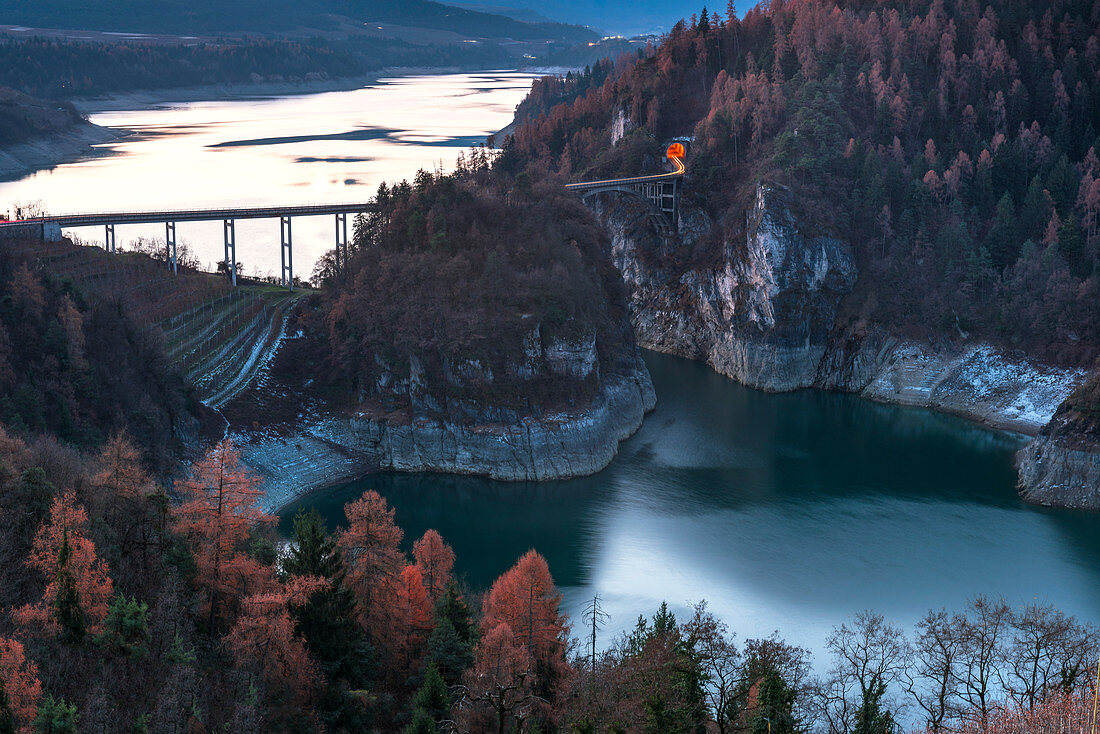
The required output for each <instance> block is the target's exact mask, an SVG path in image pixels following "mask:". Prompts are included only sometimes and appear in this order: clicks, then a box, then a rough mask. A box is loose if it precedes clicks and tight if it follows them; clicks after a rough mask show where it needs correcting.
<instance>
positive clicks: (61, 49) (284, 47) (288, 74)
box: [0, 37, 511, 109]
mask: <svg viewBox="0 0 1100 734" xmlns="http://www.w3.org/2000/svg"><path fill="white" fill-rule="evenodd" d="M510 58H511V56H510V54H509V53H508V52H506V51H505V50H504V49H503V48H501V47H500V46H499V45H497V44H495V43H480V44H458V45H456V44H450V45H447V44H424V45H420V44H412V43H407V42H405V41H401V40H398V39H394V38H377V39H376V38H367V37H363V38H357V39H352V40H349V41H347V42H339V41H329V40H324V39H320V38H315V39H307V40H303V41H289V40H264V39H259V38H253V39H241V40H232V39H229V40H219V41H209V42H202V43H195V44H190V45H185V44H182V43H181V44H164V43H140V42H125V43H124V42H95V41H65V40H56V39H45V38H31V39H26V40H6V41H5V40H0V87H3V86H7V87H12V88H14V89H19V90H22V91H23V92H26V93H27V94H32V95H36V96H40V97H48V98H62V99H64V98H68V97H86V96H94V95H99V94H104V93H108V92H119V91H129V90H133V89H163V88H166V87H186V86H195V85H202V84H248V83H250V82H257V81H298V82H302V81H320V80H325V79H339V78H346V77H355V76H362V75H364V74H368V73H370V72H376V71H380V70H381V69H383V68H385V67H388V66H480V67H486V66H492V65H495V64H507V63H509V60H510ZM0 109H2V108H0Z"/></svg>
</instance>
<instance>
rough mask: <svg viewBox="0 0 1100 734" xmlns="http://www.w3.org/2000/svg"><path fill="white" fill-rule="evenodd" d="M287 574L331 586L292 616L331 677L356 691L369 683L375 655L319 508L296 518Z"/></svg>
mask: <svg viewBox="0 0 1100 734" xmlns="http://www.w3.org/2000/svg"><path fill="white" fill-rule="evenodd" d="M283 573H284V574H286V575H288V576H316V577H318V578H323V579H326V580H327V581H328V586H327V587H326V588H324V589H321V590H320V591H318V592H316V593H315V594H313V596H311V597H310V600H309V602H308V603H306V604H305V605H303V606H300V607H294V608H293V609H292V612H291V613H292V616H293V617H294V620H295V622H296V623H297V627H298V631H299V633H300V634H301V635H302V638H303V639H304V640H305V641H306V647H308V648H309V652H310V654H311V655H312V656H313V657H314V658H315V659H316V660H317V662H318V663H319V664H320V666H321V669H322V670H323V671H324V672H325V674H326V675H328V676H334V677H337V678H345V679H347V680H348V681H349V682H350V683H351V684H352V685H353V686H355V687H358V686H359V685H361V684H362V683H365V682H366V680H368V679H369V671H370V667H371V662H372V661H373V658H374V653H373V651H372V650H371V648H370V645H369V644H368V643H367V640H366V637H365V636H364V634H363V631H362V628H361V627H360V626H359V623H358V622H357V617H358V607H357V604H356V601H355V594H354V593H352V591H351V589H349V588H348V586H347V584H346V583H345V578H346V576H347V571H346V570H345V567H344V560H343V555H342V554H341V552H340V548H339V546H337V544H336V539H335V538H334V537H333V536H331V535H329V534H328V533H327V532H326V530H325V525H324V521H323V520H322V519H321V515H320V514H319V513H318V512H317V510H316V509H315V508H314V509H311V510H310V511H309V512H306V511H304V510H299V512H298V514H297V515H296V516H295V518H294V539H293V541H292V542H291V544H290V548H289V550H288V553H287V557H286V558H285V559H284V560H283Z"/></svg>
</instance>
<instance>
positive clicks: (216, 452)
mask: <svg viewBox="0 0 1100 734" xmlns="http://www.w3.org/2000/svg"><path fill="white" fill-rule="evenodd" d="M259 484H260V478H259V477H258V476H256V475H255V474H253V473H251V472H250V471H248V470H247V469H246V468H245V467H242V466H241V462H240V454H238V453H237V451H236V449H234V448H233V443H232V441H231V440H230V439H225V440H223V441H221V442H220V443H218V445H217V446H215V447H214V448H213V449H211V450H210V451H209V452H208V453H207V454H206V456H204V457H203V458H202V459H201V460H200V461H198V462H196V463H195V464H194V466H192V468H191V474H190V476H189V477H188V478H187V479H185V480H183V481H181V482H177V484H176V490H177V491H178V492H179V494H180V495H181V496H182V499H183V502H182V504H180V505H179V506H178V507H176V508H175V509H174V510H173V511H172V526H173V529H174V530H175V531H176V532H177V533H179V534H180V535H182V536H183V537H184V539H185V540H186V541H187V545H188V547H189V548H190V550H191V554H192V555H193V557H194V560H195V567H196V571H197V572H196V578H195V583H196V584H197V586H198V587H199V590H200V592H201V596H202V600H203V606H204V611H205V613H206V615H207V618H208V623H209V625H210V627H211V629H212V628H213V627H214V624H215V621H216V619H218V618H219V617H223V618H228V617H230V616H231V615H232V612H233V611H234V609H235V607H236V606H237V604H239V602H240V600H242V599H244V598H245V597H246V596H250V595H253V594H257V593H263V592H269V591H271V590H272V589H273V587H274V574H273V573H272V571H271V569H270V568H269V567H267V566H265V565H263V564H262V563H260V562H258V561H257V560H255V559H253V558H251V557H249V555H248V554H247V553H246V552H245V550H244V549H245V546H246V545H247V541H248V539H249V536H250V533H251V532H252V531H253V530H254V529H256V528H258V527H260V526H262V525H266V524H273V523H274V522H275V518H274V517H272V516H271V515H268V514H266V513H265V512H264V511H263V510H262V509H261V508H260V506H259V500H260V497H262V496H263V491H262V490H261V489H260V488H259Z"/></svg>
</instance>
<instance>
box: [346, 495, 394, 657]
mask: <svg viewBox="0 0 1100 734" xmlns="http://www.w3.org/2000/svg"><path fill="white" fill-rule="evenodd" d="M393 513H394V511H393V510H392V509H391V508H389V507H388V506H387V505H386V500H385V499H383V497H382V496H381V495H380V494H378V493H377V492H375V491H374V490H368V491H367V492H364V493H363V496H362V497H360V498H359V499H358V500H356V501H355V502H351V503H348V505H347V506H346V507H344V514H345V515H346V516H347V519H348V526H347V527H346V528H344V530H342V531H341V532H340V535H339V537H338V539H337V543H338V545H339V546H340V550H341V552H342V553H343V555H344V562H345V563H346V564H347V566H348V575H347V581H348V585H349V586H350V587H351V589H352V590H353V591H354V592H355V595H356V598H357V599H358V600H359V607H360V614H361V618H362V620H361V621H362V622H363V625H364V627H366V629H367V632H368V634H370V636H371V639H372V641H374V642H378V641H379V640H385V639H387V638H388V637H389V614H388V612H389V606H390V605H389V604H387V603H386V602H387V601H388V599H389V596H390V592H392V590H393V589H395V584H396V581H397V580H398V577H399V576H400V575H401V570H402V569H403V568H404V567H405V557H404V555H403V554H402V553H401V538H402V537H403V534H402V532H401V528H399V527H397V525H396V524H394V521H393ZM380 597H382V598H380Z"/></svg>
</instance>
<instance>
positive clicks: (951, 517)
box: [0, 72, 1100, 650]
mask: <svg viewBox="0 0 1100 734" xmlns="http://www.w3.org/2000/svg"><path fill="white" fill-rule="evenodd" d="M530 81H531V75H528V74H519V73H513V72H499V73H480V74H441V75H434V76H419V77H400V78H393V79H385V80H382V81H380V82H378V83H377V84H373V85H371V86H369V87H365V88H363V89H356V90H350V91H342V92H326V93H320V94H309V95H299V96H283V97H244V98H235V99H231V100H223V101H206V102H187V103H179V104H166V105H160V106H156V107H153V108H143V109H136V110H129V111H112V112H101V113H97V114H94V115H93V116H92V120H93V121H94V122H96V123H98V124H101V125H111V126H121V127H125V128H128V129H130V130H132V131H133V133H134V134H133V135H131V136H130V137H128V138H125V139H123V140H120V141H118V142H116V143H113V144H110V145H108V146H104V147H103V148H102V149H101V150H100V154H99V155H97V156H95V157H91V158H88V159H86V160H83V161H80V162H76V163H72V164H67V165H62V166H58V167H57V168H55V169H53V170H51V171H43V172H40V173H38V174H35V175H33V176H30V177H27V178H25V179H22V180H20V181H15V182H10V183H5V184H0V204H2V205H6V204H8V203H10V202H14V201H25V200H35V199H41V200H43V201H44V202H45V203H46V204H47V206H48V207H49V209H51V210H52V211H55V212H69V211H87V210H100V209H103V210H110V209H121V208H137V209H141V208H175V207H180V206H185V205H191V206H219V205H224V204H227V203H240V204H253V205H270V204H279V203H286V202H293V203H317V202H324V201H353V200H366V199H368V198H370V196H372V195H373V193H374V191H375V189H376V188H377V185H378V184H379V183H381V182H382V181H384V180H385V181H394V180H399V179H402V178H411V177H412V175H413V174H414V173H415V172H416V170H417V169H418V168H433V167H435V166H437V165H442V166H443V167H445V168H446V167H450V166H451V165H452V164H453V161H454V160H455V157H456V156H457V155H458V152H459V151H460V150H462V149H464V148H467V147H469V145H471V144H474V143H476V142H478V141H480V140H482V139H483V138H484V137H485V135H487V134H488V133H491V132H493V131H495V130H497V129H500V128H502V127H504V126H505V125H506V124H507V123H508V122H509V121H510V119H511V115H512V111H513V109H514V107H515V105H516V104H517V103H518V102H519V101H520V100H521V99H522V97H523V95H524V94H525V92H526V89H527V88H528V85H529V84H530ZM0 208H2V207H0ZM294 227H295V229H294V232H295V243H296V244H295V247H296V253H297V254H296V258H297V259H296V262H297V267H296V271H297V272H298V273H300V274H304V275H308V273H309V271H310V269H311V268H312V263H313V261H314V260H315V259H316V258H317V257H318V256H319V255H320V254H321V253H322V252H324V251H325V249H327V248H329V247H331V237H332V219H331V218H328V217H324V218H314V219H306V218H303V219H300V220H297V219H296V220H295V224H294ZM77 234H79V235H81V236H83V237H87V238H93V239H94V238H97V237H98V238H100V239H101V238H102V236H103V234H102V231H99V230H95V229H91V230H82V231H77ZM179 235H180V237H181V239H182V240H184V241H189V242H190V243H191V245H192V246H193V248H194V249H195V251H196V253H197V254H198V256H199V257H200V259H202V260H203V261H205V262H206V263H208V264H209V263H213V262H214V261H215V260H217V259H220V257H221V249H222V245H221V224H220V223H218V222H214V223H210V224H209V225H205V224H186V223H185V224H181V225H180V226H179ZM138 236H146V237H163V230H162V229H161V228H160V227H158V226H149V227H141V226H135V227H120V228H119V243H120V244H122V243H124V242H126V241H127V240H129V239H132V238H134V237H138ZM238 243H239V244H238V253H239V254H238V257H239V259H240V261H242V262H243V263H244V264H245V268H246V271H247V272H250V273H251V272H254V271H255V270H257V269H258V270H260V271H261V272H274V271H276V270H277V268H278V263H279V248H278V245H279V232H278V222H277V221H261V222H241V223H240V224H239V226H238ZM646 359H647V362H648V364H649V367H650V370H651V372H652V373H653V377H654V381H655V384H656V388H657V395H658V399H659V404H658V407H657V409H656V411H654V412H653V414H652V415H650V416H649V417H648V418H647V419H646V421H645V424H644V425H643V426H642V428H641V430H640V431H639V432H638V433H637V434H636V435H635V436H634V437H632V438H631V439H629V440H628V441H626V442H624V443H623V444H622V447H621V450H620V453H619V456H618V458H617V459H616V460H615V461H614V462H613V463H612V464H611V466H609V467H608V468H607V469H606V470H604V471H602V472H600V473H599V474H596V475H594V476H591V477H586V478H581V479H575V480H571V481H559V482H545V483H540V484H508V483H500V482H492V481H488V480H484V479H477V478H470V477H448V476H440V475H379V476H371V477H367V478H365V479H364V480H362V481H361V482H357V483H355V484H352V485H349V486H345V487H339V488H336V489H330V490H324V491H321V492H317V493H314V494H313V495H310V496H309V497H307V498H305V499H304V500H302V502H301V504H306V505H310V504H315V505H317V506H318V507H320V508H321V510H322V511H323V512H324V514H325V515H326V517H327V518H329V521H330V523H331V524H333V525H335V524H336V522H337V521H338V520H339V519H340V518H341V517H342V507H343V505H344V504H345V503H346V502H348V501H350V500H352V499H354V498H356V497H357V496H358V495H359V494H360V493H361V492H362V491H363V490H364V489H365V488H368V487H369V488H375V489H377V490H378V491H380V492H381V493H382V494H383V495H384V496H385V497H386V498H387V499H388V500H389V501H390V503H391V504H392V505H393V506H394V507H396V508H397V521H398V523H399V524H400V525H401V526H402V527H403V528H404V529H405V533H406V541H407V545H411V543H412V541H413V540H414V539H415V538H416V537H418V536H419V535H420V534H422V533H423V532H424V530H426V529H427V528H429V527H434V528H436V529H438V530H439V531H440V532H441V533H442V534H443V535H444V537H445V538H446V539H447V540H448V541H449V542H450V543H451V544H452V545H453V546H454V548H455V551H456V552H457V554H458V566H457V570H458V571H459V572H460V573H461V574H462V575H463V576H464V577H465V579H466V581H467V582H468V583H469V584H470V585H471V586H472V587H474V588H484V587H487V586H488V585H489V584H491V583H492V581H493V579H494V578H496V576H498V575H499V574H500V573H501V572H503V571H504V570H506V569H507V568H508V566H509V565H511V564H512V563H513V562H514V560H515V559H516V558H517V557H518V556H519V555H520V554H522V553H523V552H524V551H526V550H527V549H528V548H532V547H533V548H536V549H538V550H539V551H540V552H541V553H543V554H544V555H545V556H546V557H547V559H548V560H549V562H550V567H551V571H552V572H553V574H554V576H555V578H556V580H557V582H558V583H559V585H560V586H561V587H562V589H563V591H564V594H565V604H566V608H567V609H568V611H569V612H570V614H571V615H572V616H573V617H574V619H577V620H579V614H578V611H579V610H580V609H581V607H582V606H583V604H584V602H585V600H587V599H588V598H590V597H591V596H592V595H593V594H596V593H598V594H600V595H601V596H602V597H603V600H604V605H605V607H606V609H607V611H608V612H610V613H611V615H612V619H611V624H610V626H609V629H608V634H607V635H605V641H607V640H608V639H609V638H610V634H612V633H613V632H614V631H617V630H622V629H625V628H626V627H629V626H630V625H631V624H632V623H633V620H634V619H636V618H637V616H638V615H639V614H646V615H649V614H651V613H652V612H653V611H654V609H655V608H656V607H657V605H658V604H659V603H660V602H661V601H662V600H667V601H669V602H670V604H672V605H673V607H674V608H675V609H677V610H679V611H683V610H685V609H686V608H687V606H688V605H689V604H691V603H693V602H695V601H698V600H700V599H706V600H708V601H709V603H710V605H711V607H712V609H713V610H714V611H715V612H717V613H718V614H719V615H720V616H721V617H722V618H724V619H725V620H726V621H727V622H728V623H729V624H730V626H731V627H732V628H733V629H735V630H736V631H737V632H738V633H739V636H740V637H741V638H742V639H743V638H745V637H749V636H759V635H766V634H769V633H770V632H771V631H772V630H776V629H778V630H780V631H781V633H782V634H783V635H784V636H786V637H787V638H788V639H789V640H791V641H794V642H797V643H800V644H803V645H806V646H808V647H811V648H813V649H816V650H819V649H820V648H821V646H822V642H823V640H824V638H825V636H826V635H827V634H828V632H829V630H830V628H831V627H832V626H833V625H834V624H838V623H839V622H841V621H842V620H843V619H844V618H845V617H846V616H847V615H849V614H852V613H853V612H856V611H858V610H861V609H864V608H875V609H877V610H879V611H881V612H883V613H885V614H886V615H888V616H889V617H890V618H892V619H894V620H896V621H898V622H901V623H904V624H906V625H907V626H911V624H912V622H913V621H914V620H915V619H916V618H918V617H920V616H921V615H922V614H923V613H924V612H925V611H926V610H927V609H929V608H931V607H941V606H946V607H948V608H960V607H961V606H962V605H963V604H964V603H965V602H966V600H967V598H968V597H971V596H973V595H974V594H977V593H987V594H1003V595H1005V596H1006V597H1007V598H1008V599H1009V600H1011V601H1012V602H1013V603H1015V604H1021V603H1024V602H1027V601H1031V600H1035V599H1039V600H1046V601H1050V602H1053V603H1054V604H1056V605H1057V606H1058V607H1060V608H1061V609H1063V610H1064V611H1066V612H1069V613H1072V614H1075V615H1077V616H1079V617H1081V618H1083V619H1088V620H1090V621H1093V622H1097V621H1100V515H1097V514H1084V513H1078V512H1070V511H1062V510H1051V509H1043V508H1035V507H1029V506H1026V505H1024V504H1022V503H1021V502H1020V501H1019V500H1018V499H1017V497H1016V492H1015V487H1014V485H1015V473H1014V471H1013V465H1012V461H1013V454H1014V452H1015V451H1016V449H1017V448H1019V446H1021V445H1022V441H1023V439H1022V438H1021V437H1019V436H1014V435H1010V434H1005V433H999V432H994V431H988V430H985V429H982V428H979V427H976V426H974V425H972V424H969V423H966V422H964V421H962V420H958V419H954V418H950V417H946V416H941V415H936V414H934V413H931V412H928V411H924V410H913V409H905V408H898V407H893V406H882V405H875V404H872V403H868V402H866V401H862V400H859V399H857V398H855V397H852V396H845V395H835V394H828V393H823V392H817V391H801V392H797V393H791V394H785V395H768V394H764V393H760V392H756V391H753V390H749V389H747V388H744V387H742V386H740V385H738V384H736V383H734V382H733V381H731V380H728V379H726V378H724V377H721V376H719V375H717V374H715V373H714V372H713V371H711V370H710V369H709V368H708V367H706V366H705V365H701V364H697V363H692V362H689V361H686V360H681V359H676V358H672V357H667V356H662V355H657V354H649V355H647V357H646ZM294 510H295V508H294V507H292V508H289V509H288V510H287V511H286V513H284V522H285V518H288V517H290V516H291V515H293V512H294ZM284 527H285V524H284Z"/></svg>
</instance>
